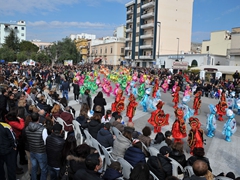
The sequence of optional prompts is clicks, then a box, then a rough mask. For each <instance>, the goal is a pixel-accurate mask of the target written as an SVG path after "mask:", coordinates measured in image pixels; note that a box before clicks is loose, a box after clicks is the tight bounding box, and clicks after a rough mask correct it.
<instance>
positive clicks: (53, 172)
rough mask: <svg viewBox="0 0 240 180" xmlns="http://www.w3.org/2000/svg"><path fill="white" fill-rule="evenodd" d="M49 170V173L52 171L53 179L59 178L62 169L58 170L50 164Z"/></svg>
mask: <svg viewBox="0 0 240 180" xmlns="http://www.w3.org/2000/svg"><path fill="white" fill-rule="evenodd" d="M48 171H49V173H50V176H51V180H58V176H59V172H60V169H59V170H56V169H54V168H53V167H51V166H48Z"/></svg>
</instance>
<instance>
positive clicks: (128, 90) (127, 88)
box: [125, 82, 131, 96]
mask: <svg viewBox="0 0 240 180" xmlns="http://www.w3.org/2000/svg"><path fill="white" fill-rule="evenodd" d="M130 91H131V85H130V82H127V87H126V89H125V92H126V94H127V95H128V96H129V95H130Z"/></svg>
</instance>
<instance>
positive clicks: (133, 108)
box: [126, 94, 138, 122]
mask: <svg viewBox="0 0 240 180" xmlns="http://www.w3.org/2000/svg"><path fill="white" fill-rule="evenodd" d="M128 100H129V104H128V106H127V113H126V116H127V117H128V118H129V122H132V118H133V116H134V114H135V111H136V107H137V105H138V103H137V102H136V98H135V97H134V95H133V94H130V96H129V99H128Z"/></svg>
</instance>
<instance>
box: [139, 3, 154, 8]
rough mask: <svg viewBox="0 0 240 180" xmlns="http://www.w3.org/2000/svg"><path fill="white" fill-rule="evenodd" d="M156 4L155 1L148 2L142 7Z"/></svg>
mask: <svg viewBox="0 0 240 180" xmlns="http://www.w3.org/2000/svg"><path fill="white" fill-rule="evenodd" d="M154 6H155V1H151V2H147V3H145V4H143V5H142V9H146V8H150V7H154Z"/></svg>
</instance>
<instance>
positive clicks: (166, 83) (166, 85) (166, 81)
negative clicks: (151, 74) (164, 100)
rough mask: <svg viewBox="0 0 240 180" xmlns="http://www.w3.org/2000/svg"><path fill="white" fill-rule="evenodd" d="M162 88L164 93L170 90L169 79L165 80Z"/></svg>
mask: <svg viewBox="0 0 240 180" xmlns="http://www.w3.org/2000/svg"><path fill="white" fill-rule="evenodd" d="M162 88H163V91H164V93H166V92H167V90H168V79H165V80H164V83H163V85H162Z"/></svg>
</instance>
